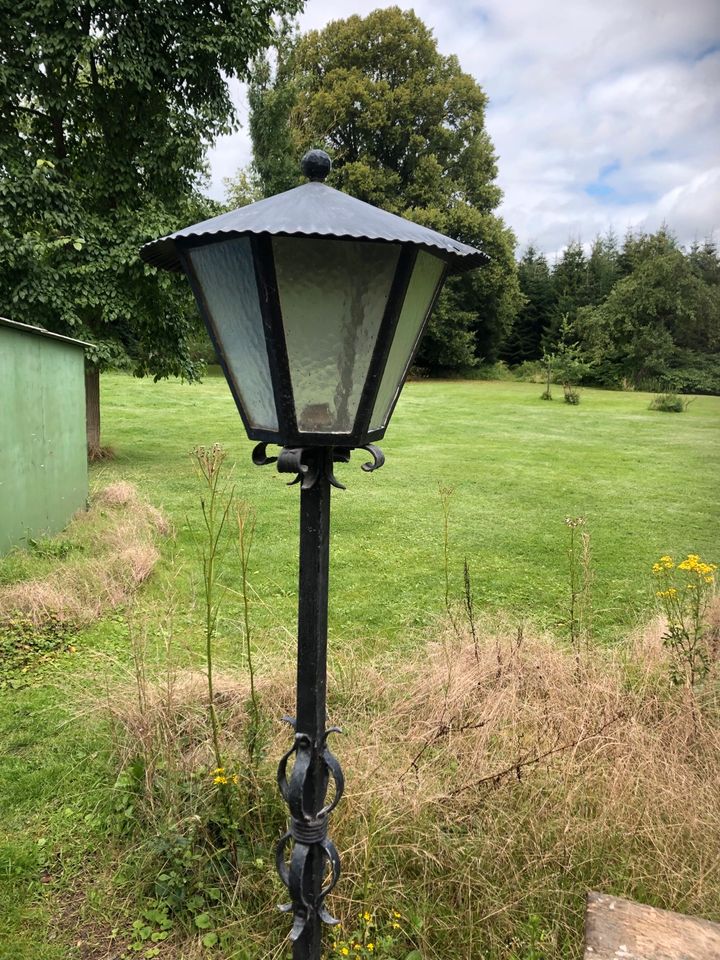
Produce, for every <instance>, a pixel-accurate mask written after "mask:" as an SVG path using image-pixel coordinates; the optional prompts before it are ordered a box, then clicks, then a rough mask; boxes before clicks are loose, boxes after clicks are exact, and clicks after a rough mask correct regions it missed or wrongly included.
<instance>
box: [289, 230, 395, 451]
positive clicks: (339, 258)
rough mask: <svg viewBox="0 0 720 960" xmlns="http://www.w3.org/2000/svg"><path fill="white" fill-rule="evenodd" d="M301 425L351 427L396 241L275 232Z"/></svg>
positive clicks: (318, 429) (317, 429) (331, 429)
mask: <svg viewBox="0 0 720 960" xmlns="http://www.w3.org/2000/svg"><path fill="white" fill-rule="evenodd" d="M273 248H274V251H275V272H276V274H277V281H278V292H279V295H280V306H281V309H282V316H283V326H284V329H285V341H286V344H287V352H288V361H289V363H290V378H291V380H292V386H293V393H294V396H295V412H296V414H297V421H298V429H299V430H301V431H302V432H303V433H350V432H351V431H352V429H353V426H354V424H355V417H356V415H357V410H358V404H359V402H360V396H361V394H362V390H363V387H364V385H365V380H366V378H367V375H368V369H369V366H370V360H371V359H372V355H373V350H374V349H375V343H376V341H377V335H378V331H379V329H380V322H381V320H382V317H383V313H384V311H385V306H386V304H387V299H388V295H389V293H390V286H391V284H392V281H393V277H394V275H395V268H396V267H397V261H398V257H399V256H400V247H399V246H395V245H390V244H385V243H369V242H362V241H354V240H308V239H306V238H302V239H298V238H292V237H275V238H274V239H273Z"/></svg>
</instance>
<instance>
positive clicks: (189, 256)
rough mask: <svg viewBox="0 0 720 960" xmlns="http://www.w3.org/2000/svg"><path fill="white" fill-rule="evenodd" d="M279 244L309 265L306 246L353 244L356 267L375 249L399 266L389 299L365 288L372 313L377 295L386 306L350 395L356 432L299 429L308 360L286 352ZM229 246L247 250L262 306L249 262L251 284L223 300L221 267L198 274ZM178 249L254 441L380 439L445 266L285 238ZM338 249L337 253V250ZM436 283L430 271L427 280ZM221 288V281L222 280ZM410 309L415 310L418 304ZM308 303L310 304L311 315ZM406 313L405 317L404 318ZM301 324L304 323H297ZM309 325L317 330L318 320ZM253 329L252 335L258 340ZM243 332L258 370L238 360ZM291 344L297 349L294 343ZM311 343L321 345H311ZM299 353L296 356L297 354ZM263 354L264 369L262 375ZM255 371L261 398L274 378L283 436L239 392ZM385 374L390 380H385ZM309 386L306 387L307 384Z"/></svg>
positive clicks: (413, 251) (429, 257)
mask: <svg viewBox="0 0 720 960" xmlns="http://www.w3.org/2000/svg"><path fill="white" fill-rule="evenodd" d="M280 239H281V240H282V245H283V246H284V247H285V250H286V252H287V251H288V250H289V249H291V248H290V247H289V244H290V243H296V244H302V245H303V247H301V248H299V249H301V250H303V258H305V253H306V251H308V250H309V249H310V248H309V247H308V246H306V245H307V244H308V242H309V241H311V242H313V244H321V243H327V244H341V243H349V242H351V243H353V244H354V245H355V246H354V249H355V251H356V254H357V259H358V262H359V263H360V264H362V263H363V258H362V251H363V249H366V250H368V251H370V250H371V249H372V259H373V260H374V261H375V262H376V263H377V262H382V259H383V258H382V257H379V258H378V253H379V251H378V250H377V248H378V247H380V246H382V247H385V248H391V249H389V250H388V255H389V256H388V261H392V258H393V256H394V258H395V266H394V270H392V269H391V270H388V271H387V276H388V278H389V284H388V283H386V290H387V292H386V294H385V292H384V291H383V290H380V291H379V292H378V291H372V290H371V289H370V287H369V286H368V289H369V292H370V293H371V294H372V297H370V299H372V300H374V302H375V306H376V308H377V303H378V299H377V298H378V293H379V295H380V298H381V300H382V299H384V308H383V309H382V315H381V317H380V320H379V323H377V324H375V323H374V322H373V323H370V326H369V333H370V336H366V344H365V348H366V351H367V352H369V356H370V359H369V362H368V363H367V365H366V366H365V364H363V365H362V367H361V369H360V370H359V371H358V372H359V373H360V374H361V375H362V372H363V371H364V374H365V376H364V382H363V383H362V386H361V387H360V388H359V389H358V387H357V386H355V387H354V388H353V393H354V401H353V402H355V401H357V402H356V407H355V408H354V409H355V416H354V419H353V420H352V426H351V428H350V429H344V430H336V429H302V426H303V425H305V426H307V418H306V422H305V424H303V422H302V416H301V418H300V423H298V419H299V418H298V416H297V412H296V406H295V399H296V392H295V389H294V387H295V386H297V385H298V383H299V382H300V380H301V379H303V376H304V374H303V370H302V369H301V365H302V357H298V356H293V355H292V354H293V351H292V348H291V351H290V354H289V352H288V338H287V336H286V333H287V329H286V326H291V325H292V323H293V320H291V315H292V311H293V297H294V291H293V289H292V286H291V285H290V284H288V285H287V286H283V285H282V283H283V280H285V281H286V282H287V281H289V280H290V277H291V274H287V271H283V270H282V269H281V273H285V274H286V276H283V277H282V278H281V281H280V282H279V281H278V275H277V270H276V258H275V253H276V246H275V244H276V242H277V241H278V240H280ZM233 241H241V242H242V244H243V246H245V247H247V249H248V250H249V258H250V259H251V261H252V274H254V284H255V293H256V295H257V301H256V302H255V301H254V300H253V299H252V297H249V291H251V290H252V285H253V276H252V274H251V273H250V264H249V262H248V261H247V258H246V263H245V266H246V272H245V275H243V276H240V275H238V277H237V278H236V279H235V280H234V281H232V282H229V283H228V284H227V285H226V286H225V289H224V290H223V291H221V292H218V290H216V289H209V287H208V284H209V283H211V282H212V280H213V274H214V275H215V280H216V281H217V280H218V279H220V278H219V275H218V265H217V264H216V265H215V267H214V268H213V269H207V268H202V267H201V266H200V257H194V254H195V253H196V252H197V251H198V250H203V249H204V248H206V247H209V246H213V245H216V244H217V245H219V244H226V245H227V244H228V243H232V242H233ZM176 243H177V252H178V256H179V260H180V265H181V267H182V269H183V271H184V272H185V274H186V275H187V277H188V279H189V281H190V284H191V287H192V290H193V293H194V295H195V299H196V301H197V305H198V308H199V310H200V313H201V315H202V318H203V321H204V323H205V326H206V328H207V330H208V334H209V336H210V338H211V340H212V342H213V345H214V347H215V351H216V353H217V356H218V360H219V362H220V365H221V367H222V369H223V372H224V374H225V377H226V379H227V381H228V384H229V386H230V390H231V392H232V394H233V398H234V400H235V403H236V405H237V408H238V411H239V413H240V416H241V418H242V421H243V425H244V427H245V430H246V432H247V435H248V437H250V439H253V440H259V441H263V442H267V443H276V444H280V445H281V446H284V447H309V446H338V447H361V446H364V445H365V444H367V443H371V442H374V441H376V440H380V439H382V437H383V436H384V435H385V431H386V429H387V426H388V424H389V422H390V419H391V417H392V414H393V411H394V409H395V406H396V404H397V401H398V399H399V396H400V393H401V391H402V387H403V384H404V382H405V378H406V376H407V372H408V370H409V369H410V366H411V365H412V361H413V359H414V356H415V354H416V352H417V348H418V345H419V341H420V339H421V337H422V333H423V332H424V330H425V327H426V325H427V322H428V318H429V317H430V314H431V313H432V310H433V307H434V305H435V302H436V300H437V297H438V295H439V293H440V290H441V289H442V287H443V284H444V282H445V279H446V276H447V273H448V264H447V261H446V260H445V259H444V258H443V257H442V256H439V255H435V254H434V253H433V252H431V251H429V250H427V249H424V250H420V249H419V248H418V247H417V246H415V245H412V244H407V243H400V242H391V241H386V240H373V239H367V238H357V237H317V236H316V237H308V236H303V235H294V236H293V235H285V236H284V237H282V238H279V237H277V236H271V235H268V234H240V233H232V234H220V235H213V236H209V237H192V238H182V239H180V238H178V240H177V241H176ZM237 249H238V250H239V249H240V248H239V247H238V248H237ZM314 249H315V251H316V252H317V251H320V250H321V249H322V248H320V247H317V246H316V247H314ZM331 249H333V248H330V247H328V251H330V250H331ZM334 249H335V250H337V248H334ZM225 252H226V253H232V252H233V251H232V250H231V248H229V247H227V246H226V247H225ZM204 259H205V260H206V261H207V262H211V258H207V257H206V258H204ZM230 259H233V257H232V256H231V257H230ZM234 259H235V260H237V262H240V259H241V258H240V257H235V258H234ZM316 259H317V261H318V262H317V266H316V269H315V272H314V274H313V275H312V276H311V277H310V278H309V281H310V283H312V282H315V283H316V284H317V286H318V287H319V288H320V289H319V297H318V300H319V304H320V307H321V305H322V284H323V262H322V260H323V258H322V257H317V258H316ZM328 259H330V258H328ZM336 259H337V258H336ZM351 259H352V258H345V262H346V265H348V264H350V265H351ZM428 265H430V266H431V267H432V268H433V270H434V275H433V276H432V277H431V281H430V282H428V280H427V277H426V278H425V282H424V283H423V282H422V279H423V278H422V277H421V274H422V273H423V272H424V273H427V266H428ZM432 273H433V271H431V274H432ZM222 279H223V280H224V277H223V278H222ZM337 279H338V278H337V277H336V278H335V286H336V287H337V286H338V284H337ZM367 281H368V285H370V284H372V283H373V276H372V272H368V273H367ZM418 281H420V282H418ZM433 281H434V282H433ZM418 287H419V288H420V291H421V292H420V296H419V297H418V295H417V288H418ZM283 300H285V306H286V313H288V316H287V317H285V318H284V316H283ZM413 301H415V303H414V304H413ZM425 301H427V302H425ZM308 302H309V301H307V300H306V306H307V303H308ZM223 304H226V305H227V304H233V306H234V309H233V310H232V311H228V310H227V309H224V308H223ZM242 304H244V308H245V310H248V311H249V313H250V314H253V315H254V316H250V317H248V316H245V317H243V318H242V319H241V320H239V321H237V320H235V321H234V320H233V316H232V314H234V315H235V316H237V315H238V314H239V313H240V311H241V310H242V309H243V307H242V306H241V305H242ZM406 306H407V309H404V308H405V307H406ZM295 319H297V320H298V321H300V322H301V317H298V318H295ZM334 320H335V317H334V316H331V317H330V318H329V322H333V321H334ZM312 323H313V324H314V325H315V326H317V324H316V321H315V320H314V318H313V320H312ZM258 324H259V325H260V328H261V330H262V333H263V334H264V345H265V353H262V351H260V350H259V349H258V347H259V344H258V338H257V336H256V334H257V332H258V330H257V325H258ZM253 325H255V329H254V330H253ZM399 325H402V327H401V329H402V333H403V336H402V337H401V340H402V341H403V342H404V349H402V347H401V346H399V345H396V346H395V349H394V350H393V346H394V344H395V337H396V334H397V333H398V328H399ZM238 328H241V329H242V330H244V331H245V332H246V334H247V332H248V331H251V333H252V335H251V337H250V340H251V342H252V350H251V353H252V357H253V358H254V359H252V360H251V359H250V358H249V357H248V356H247V355H246V356H244V357H243V356H238V354H237V351H238V349H240V350H241V349H242V348H241V339H242V338H241V337H240V336H238ZM367 332H368V331H366V333H367ZM315 339H316V338H315ZM290 341H291V342H292V335H291V337H290ZM373 341H374V342H373ZM308 342H309V343H312V342H315V341H314V340H309V341H308ZM260 343H261V341H260ZM311 349H312V348H311ZM398 350H401V355H400V354H398ZM408 350H409V352H408ZM295 352H296V353H297V351H295ZM301 352H302V351H301ZM391 353H392V361H391V366H394V368H395V370H396V371H397V372H399V375H400V376H399V379H397V377H396V376H391V369H388V364H389V362H390V358H391ZM265 354H266V359H267V367H265V365H264V360H265ZM326 359H327V358H326ZM298 360H300V364H298V362H297V361H298ZM249 362H250V363H253V362H254V363H256V364H257V363H258V362H259V366H261V367H262V368H263V369H262V370H258V369H255V370H254V371H253V376H252V377H251V378H249V380H250V385H251V386H252V382H253V381H254V383H255V390H256V392H257V383H258V382H259V378H260V377H261V376H262V375H264V376H266V377H267V376H268V375H269V379H270V386H271V389H272V399H273V402H274V413H275V416H276V423H277V426H273V425H271V422H270V421H271V419H272V418H267V417H266V418H265V419H266V422H265V423H264V424H263V423H260V422H259V417H258V415H257V409H256V408H257V404H255V407H253V404H252V403H250V402H249V399H248V397H249V394H250V393H252V389H249V387H248V385H247V384H246V383H244V382H243V379H244V378H243V370H245V372H246V373H247V370H248V364H249ZM386 371H387V374H388V378H390V379H389V380H388V379H385V374H386ZM305 379H306V380H307V377H305ZM348 389H349V388H348ZM379 397H380V398H381V399H382V400H383V403H382V406H380V405H378V398H379ZM321 399H322V398H321ZM376 406H377V408H376Z"/></svg>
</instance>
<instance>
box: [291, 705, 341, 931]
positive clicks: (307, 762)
mask: <svg viewBox="0 0 720 960" xmlns="http://www.w3.org/2000/svg"><path fill="white" fill-rule="evenodd" d="M283 720H285V721H286V722H287V723H290V724H291V725H292V727H293V728H294V727H295V721H294V720H293V719H292V718H291V717H283ZM341 732H342V731H341V730H340V728H339V727H331V728H330V729H329V730H326V731H325V733H324V734H323V736H322V739H321V740H320V742H319V743H318V744H313V742H312V740H311V739H310V737H308V736H307V735H306V734H303V733H296V734H295V739H294V741H293V745H292V746H291V747H290V749H289V750H288V751H287V753H286V754H285V755H284V756H283V757H282V759H281V760H280V763H279V764H278V772H277V781H278V786H279V787H280V793H281V794H282V796H283V798H284V800H285V802H286V803H287V805H288V807H289V808H290V829H289V830H288V831H287V833H285V834H284V835H283V836H282V837H281V838H280V841H279V843H278V846H277V850H276V853H275V863H276V866H277V871H278V873H279V875H280V879H281V880H282V881H283V883H284V884H285V886H286V887H287V888H288V890H289V891H290V897H291V902H290V903H283V904H280V905H279V909H280V910H282V911H283V912H284V913H289V912H290V911H292V912H293V914H294V923H293V928H292V930H291V931H290V939H291V940H293V941H295V940H297V939H298V938H299V937H300V936H301V935H302V933H303V931H304V930H305V927H306V926H307V924H308V922H309V921H310V920H311V918H312V917H313V916H315V915H317V916H318V917H319V918H320V920H322V921H323V923H327V924H329V925H330V926H335V925H336V924H337V923H339V922H340V921H339V920H336V919H335V917H333V916H331V914H330V913H328V911H327V910H326V908H325V898H326V897H327V895H328V894H329V893H331V892H332V890H333V889H334V888H335V884H336V883H337V882H338V880H339V879H340V857H339V855H338V852H337V849H336V848H335V844H334V843H333V842H332V840H330V839H329V838H328V835H327V832H328V819H329V817H330V814H331V813H332V811H333V810H334V809H335V807H336V806H337V804H338V802H339V801H340V798H341V797H342V795H343V790H344V789H345V778H344V776H343V772H342V769H341V767H340V763H339V762H338V760H337V758H336V757H334V756H333V754H332V753H331V752H330V749H329V748H328V745H327V738H328V737H329V735H330V734H331V733H341ZM293 754H295V763H294V765H293V769H292V772H291V774H290V777H289V779H288V775H287V766H288V762H289V760H290V757H292V755H293ZM317 756H319V757H320V759H321V761H322V763H323V765H324V767H325V771H326V777H327V778H328V779H329V778H330V777H332V779H333V781H334V784H335V795H334V797H333V799H332V801H331V802H330V803H325V804H324V805H323V807H322V809H321V810H319V811H318V812H317V813H315V814H313V813H312V811H311V812H308V811H307V810H306V809H305V803H304V799H305V786H306V781H307V778H308V776H309V775H310V770H311V767H312V765H313V762H314V759H315V757H317ZM291 842H292V843H293V848H292V852H291V854H290V861H289V863H288V862H287V860H286V851H287V848H288V846H289V845H290V843H291ZM313 847H314V848H315V849H316V850H317V851H318V852H319V855H320V856H322V857H323V859H324V860H326V861H327V863H328V865H329V867H330V871H331V875H330V879H329V880H328V882H327V883H326V884H325V886H324V887H323V888H322V889H321V890H320V892H319V894H318V895H317V897H315V896H308V890H309V889H311V882H310V878H309V877H308V875H307V871H308V869H309V868H308V863H309V862H310V863H311V862H312V859H314V858H311V857H310V852H311V850H312V849H313Z"/></svg>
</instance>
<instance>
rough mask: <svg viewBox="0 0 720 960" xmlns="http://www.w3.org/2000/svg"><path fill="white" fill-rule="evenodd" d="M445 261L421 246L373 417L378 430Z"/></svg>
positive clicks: (404, 371) (396, 390) (402, 375)
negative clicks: (426, 251)
mask: <svg viewBox="0 0 720 960" xmlns="http://www.w3.org/2000/svg"><path fill="white" fill-rule="evenodd" d="M444 266H445V264H444V263H443V262H442V260H439V259H438V258H437V257H433V256H432V254H430V253H425V251H424V250H420V251H419V252H418V255H417V260H416V261H415V269H414V270H413V275H412V277H411V278H410V283H409V284H408V289H407V293H406V294H405V302H404V303H403V308H402V310H401V311H400V319H399V320H398V325H397V329H396V331H395V339H394V340H393V343H392V346H391V347H390V353H389V355H388V360H387V364H386V365H385V372H384V373H383V378H382V380H381V381H380V389H379V390H378V394H377V398H376V400H375V408H374V410H373V414H372V417H371V418H370V429H371V430H378V429H379V428H380V427H384V426H385V425H386V424H387V419H388V416H389V414H390V408H391V407H392V405H393V402H394V400H395V397H396V396H397V394H398V393H399V392H400V390H401V388H402V385H403V383H404V381H405V376H406V374H407V370H408V367H409V366H410V361H411V359H412V356H413V353H414V352H415V345H416V344H417V341H418V338H419V336H420V333H421V331H422V328H423V324H424V323H425V318H426V317H427V313H428V310H429V309H430V304H431V302H432V299H433V296H434V295H435V290H436V288H437V285H438V283H439V282H440V277H441V276H442V272H443V268H444Z"/></svg>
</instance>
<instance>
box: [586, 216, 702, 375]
mask: <svg viewBox="0 0 720 960" xmlns="http://www.w3.org/2000/svg"><path fill="white" fill-rule="evenodd" d="M632 254H633V262H634V269H633V272H632V273H631V274H629V275H628V276H626V277H623V278H622V279H621V280H619V281H618V282H617V283H616V284H615V286H614V287H613V289H612V292H611V293H610V295H609V296H608V297H607V299H606V300H605V301H604V303H602V304H601V305H600V306H598V307H594V308H593V307H587V308H585V309H582V310H580V311H579V312H578V315H577V318H576V323H575V327H576V331H577V334H578V336H579V338H580V341H581V344H582V346H583V349H584V351H585V353H586V354H587V355H588V356H589V357H591V358H592V359H593V360H594V361H595V366H596V370H597V374H598V375H599V376H600V379H601V382H603V383H607V384H620V383H622V382H624V381H625V382H629V383H631V384H633V385H635V386H642V385H644V384H648V385H651V384H653V385H669V386H673V387H678V386H679V388H682V386H683V382H682V381H683V375H682V370H683V368H684V367H685V368H687V367H693V366H696V365H697V364H699V365H700V368H705V367H706V366H707V363H706V360H707V359H708V358H714V365H715V369H716V370H717V363H718V360H720V358H719V357H718V356H717V353H718V351H719V350H720V295H719V294H720V287H718V286H713V285H710V284H708V283H706V282H704V280H703V279H701V278H700V277H698V276H697V274H696V272H695V269H694V267H693V264H692V262H691V259H690V258H689V257H686V256H685V255H684V254H683V252H682V251H681V250H679V249H677V247H676V246H674V245H673V244H671V243H668V242H667V234H665V233H664V232H661V233H660V234H659V235H655V236H654V237H653V236H646V237H643V238H635V239H634V240H633V244H632ZM710 363H713V360H712V359H711V360H710ZM719 379H720V378H718V376H717V373H716V374H715V380H716V382H717V381H718V380H719ZM685 381H686V382H685V383H684V385H685V387H688V388H690V387H691V383H690V380H689V379H688V378H687V377H685ZM695 388H696V389H703V387H702V385H701V384H696V387H695ZM705 389H711V388H710V387H706V388H705Z"/></svg>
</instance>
